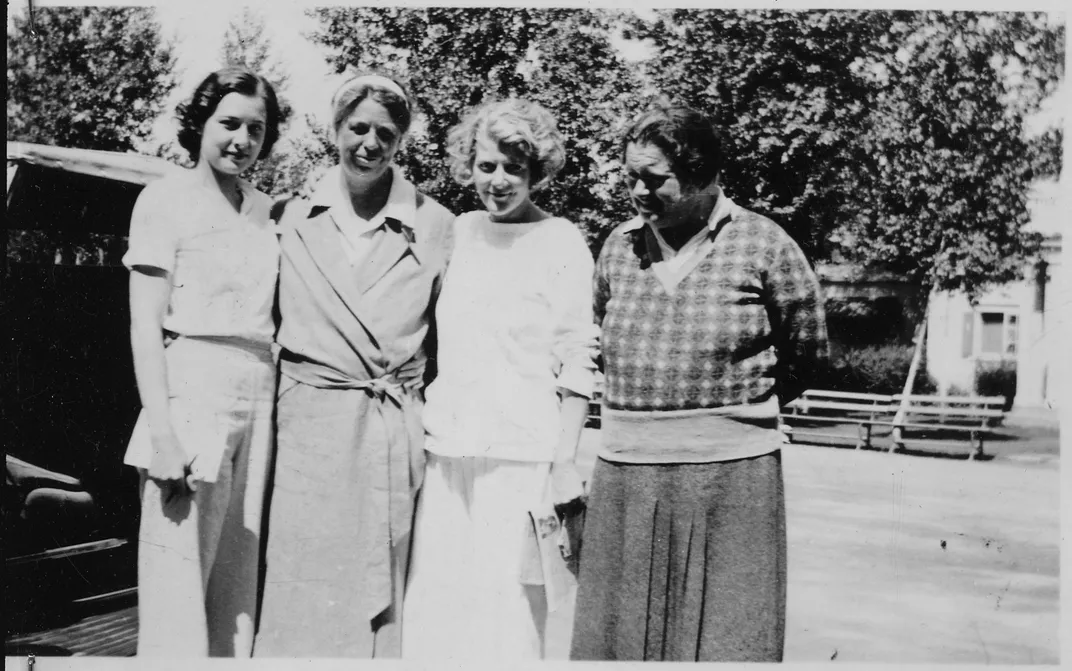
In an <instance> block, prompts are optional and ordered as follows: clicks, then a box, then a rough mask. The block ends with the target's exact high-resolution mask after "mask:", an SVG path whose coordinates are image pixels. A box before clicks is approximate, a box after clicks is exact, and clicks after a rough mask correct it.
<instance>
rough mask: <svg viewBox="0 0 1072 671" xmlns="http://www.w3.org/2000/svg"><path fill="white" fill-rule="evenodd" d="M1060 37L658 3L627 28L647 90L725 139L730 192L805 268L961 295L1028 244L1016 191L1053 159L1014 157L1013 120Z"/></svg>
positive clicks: (1043, 31) (900, 19)
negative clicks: (790, 245)
mask: <svg viewBox="0 0 1072 671" xmlns="http://www.w3.org/2000/svg"><path fill="white" fill-rule="evenodd" d="M1061 30H1063V29H1062V28H1059V27H1057V26H1054V25H1053V24H1052V23H1050V22H1048V21H1047V20H1046V17H1045V16H1044V15H1031V14H982V13H970V14H969V13H952V14H951V13H940V12H859V11H809V12H783V11H746V12H740V11H695V10H673V11H663V12H657V14H656V19H655V20H654V21H647V20H643V19H640V18H636V19H634V20H632V21H631V23H630V36H632V37H635V38H642V39H645V40H648V41H649V42H650V43H651V44H652V45H653V48H654V50H655V56H654V57H653V58H652V59H651V60H650V61H648V62H647V63H645V67H644V73H645V75H646V76H647V77H648V78H649V79H650V80H651V81H652V82H653V83H654V85H655V87H656V88H658V89H659V90H661V91H663V92H665V93H668V94H670V95H672V96H674V97H677V98H680V99H682V100H683V101H685V102H687V103H689V104H692V105H695V106H698V107H700V108H702V109H705V110H708V111H709V112H711V113H712V114H714V115H715V117H716V118H717V119H718V121H719V123H720V125H721V126H722V128H723V129H724V131H725V134H726V136H727V138H728V139H729V140H730V146H731V147H732V152H733V155H732V156H731V157H730V161H729V166H728V169H727V174H726V176H725V184H726V186H727V190H728V191H729V192H730V193H731V195H733V196H735V197H737V198H739V199H740V200H741V201H742V203H743V204H747V205H748V206H749V207H752V208H754V209H757V210H759V211H762V212H765V213H768V214H770V215H771V216H772V217H773V218H775V219H776V220H777V221H779V223H781V224H782V225H784V226H785V227H786V229H787V230H788V231H789V232H790V234H791V235H793V236H794V237H795V238H796V239H797V240H798V242H800V243H801V245H802V246H803V247H804V248H805V250H806V251H808V252H809V254H810V255H811V256H812V258H818V259H822V258H829V257H830V256H831V255H834V254H838V253H840V254H842V255H843V256H845V257H846V258H848V259H849V260H852V261H856V262H859V263H862V264H865V265H866V264H875V263H882V264H885V265H886V266H887V267H889V268H890V269H892V270H897V271H900V272H903V273H905V274H906V275H908V276H909V277H912V278H914V279H915V280H917V281H918V282H919V283H920V285H921V286H923V287H930V286H932V285H934V286H938V287H939V288H942V289H963V290H966V291H968V292H969V294H973V293H976V292H978V291H979V290H980V288H981V287H982V286H984V285H986V284H988V283H991V282H1003V281H1007V280H1009V279H1012V278H1013V277H1015V276H1016V275H1017V274H1018V273H1019V271H1020V268H1021V267H1022V265H1023V260H1024V257H1025V255H1026V254H1027V253H1029V252H1030V251H1031V248H1032V240H1031V238H1030V236H1028V235H1026V234H1025V233H1024V232H1023V231H1022V226H1023V224H1024V223H1025V222H1026V220H1027V207H1026V198H1025V196H1026V191H1027V187H1028V181H1029V180H1030V179H1031V177H1032V176H1033V175H1034V174H1035V172H1039V171H1043V170H1044V169H1049V170H1050V171H1053V170H1054V168H1055V165H1054V161H1055V160H1056V161H1057V163H1058V164H1059V158H1056V159H1055V155H1054V152H1052V151H1049V152H1045V151H1043V150H1041V149H1040V150H1038V151H1036V152H1034V153H1033V152H1031V151H1029V147H1028V144H1027V142H1026V140H1025V137H1024V127H1023V119H1024V116H1025V115H1026V114H1027V113H1029V112H1031V111H1033V110H1034V109H1036V108H1037V106H1038V103H1039V101H1040V100H1041V99H1042V98H1043V97H1044V96H1045V95H1047V94H1048V93H1049V92H1051V91H1052V90H1053V87H1054V85H1055V84H1056V81H1057V80H1058V78H1059V77H1060V75H1061V73H1060V62H1061V61H1062V59H1063V54H1061V53H1060V44H1061V43H1062V41H1063V40H1062V35H1061ZM1051 144H1052V140H1051ZM1040 146H1042V147H1044V146H1045V145H1044V143H1040ZM1033 156H1035V157H1036V158H1034V159H1033V158H1032V157H1033ZM1032 165H1038V166H1042V168H1040V169H1038V170H1033V169H1032ZM1057 169H1058V170H1059V167H1057Z"/></svg>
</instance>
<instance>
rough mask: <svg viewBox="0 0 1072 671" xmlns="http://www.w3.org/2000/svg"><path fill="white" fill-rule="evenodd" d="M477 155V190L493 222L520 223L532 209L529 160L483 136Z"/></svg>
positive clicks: (476, 150) (475, 172)
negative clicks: (528, 210) (521, 218)
mask: <svg viewBox="0 0 1072 671" xmlns="http://www.w3.org/2000/svg"><path fill="white" fill-rule="evenodd" d="M474 149H475V151H474V154H473V186H475V187H476V195H477V196H479V197H480V201H481V202H482V203H484V207H485V208H487V210H488V213H489V214H490V215H491V219H492V221H503V222H510V221H517V220H518V219H519V218H520V217H522V216H523V215H524V214H525V212H526V210H527V209H528V205H529V195H530V193H531V187H532V184H531V175H530V171H529V162H528V159H527V158H526V157H524V156H521V155H519V154H518V153H517V152H512V151H510V150H509V149H508V148H507V147H503V146H502V145H500V144H499V143H498V142H496V141H495V140H493V139H491V138H490V137H488V136H487V134H486V133H481V134H480V135H478V136H477V139H476V145H475V147H474Z"/></svg>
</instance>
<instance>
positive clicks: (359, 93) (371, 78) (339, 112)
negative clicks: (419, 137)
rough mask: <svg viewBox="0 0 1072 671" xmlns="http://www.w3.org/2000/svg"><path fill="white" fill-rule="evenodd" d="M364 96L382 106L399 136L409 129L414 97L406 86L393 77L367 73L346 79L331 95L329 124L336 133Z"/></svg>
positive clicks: (411, 120)
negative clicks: (399, 132) (399, 133)
mask: <svg viewBox="0 0 1072 671" xmlns="http://www.w3.org/2000/svg"><path fill="white" fill-rule="evenodd" d="M399 94H401V95H399ZM366 98H371V99H372V100H375V101H376V102H378V103H379V104H381V105H383V108H384V109H385V110H387V113H388V114H389V115H390V116H391V121H393V122H394V123H395V125H396V126H398V130H400V131H401V132H402V135H405V134H406V133H407V132H409V127H410V124H412V123H413V100H412V96H411V95H410V93H409V91H408V90H407V89H406V86H405V85H404V84H403V83H402V82H400V81H399V80H398V79H395V78H394V77H388V76H386V75H382V74H379V73H372V72H366V73H361V74H358V75H357V76H355V77H352V78H350V79H348V80H346V81H345V82H344V83H343V84H342V86H340V87H339V89H338V90H337V91H336V92H335V95H333V96H332V97H331V127H332V128H333V129H334V130H335V132H336V133H338V132H339V126H341V125H342V124H343V122H345V121H346V119H347V118H349V116H350V115H351V114H353V113H354V110H355V109H356V108H357V106H358V105H360V104H361V102H362V101H363V100H365V99H366Z"/></svg>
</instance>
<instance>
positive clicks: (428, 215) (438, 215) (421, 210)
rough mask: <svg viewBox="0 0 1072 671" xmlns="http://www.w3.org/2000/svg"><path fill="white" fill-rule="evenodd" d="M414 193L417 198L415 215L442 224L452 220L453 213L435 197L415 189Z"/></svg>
mask: <svg viewBox="0 0 1072 671" xmlns="http://www.w3.org/2000/svg"><path fill="white" fill-rule="evenodd" d="M415 195H416V199H417V216H419V217H422V218H424V219H427V220H429V221H433V222H437V223H439V222H442V223H444V224H449V223H450V222H451V221H453V220H454V213H453V212H451V211H450V210H448V209H447V208H445V207H443V205H441V204H440V203H439V201H438V200H436V199H435V198H432V197H431V196H429V195H428V194H426V193H424V192H422V191H420V190H415Z"/></svg>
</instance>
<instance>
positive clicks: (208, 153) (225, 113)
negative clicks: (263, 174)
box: [199, 93, 268, 175]
mask: <svg viewBox="0 0 1072 671" xmlns="http://www.w3.org/2000/svg"><path fill="white" fill-rule="evenodd" d="M267 117H268V113H267V112H266V111H265V107H264V100H263V99H262V98H261V97H260V96H247V95H243V94H241V93H228V94H227V95H225V96H224V97H223V98H222V99H221V100H220V102H219V104H218V105H216V109H215V111H213V112H212V116H210V117H209V118H208V121H206V122H205V127H204V129H203V130H202V132H201V152H200V155H199V162H200V161H205V162H206V163H208V165H209V166H211V167H212V169H213V170H215V171H216V172H218V173H222V174H224V175H239V174H241V173H242V172H244V171H245V170H246V169H247V168H249V167H250V166H251V165H253V164H254V163H255V162H256V161H257V157H258V156H260V153H261V147H262V146H263V145H264V136H265V129H266V128H267V126H268V123H267Z"/></svg>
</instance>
